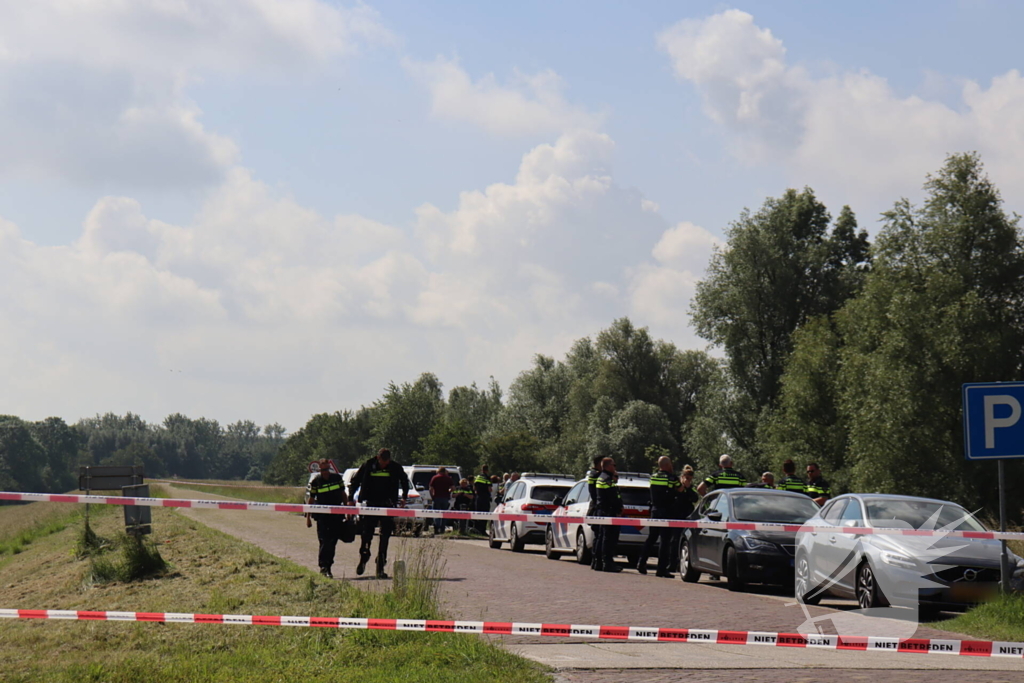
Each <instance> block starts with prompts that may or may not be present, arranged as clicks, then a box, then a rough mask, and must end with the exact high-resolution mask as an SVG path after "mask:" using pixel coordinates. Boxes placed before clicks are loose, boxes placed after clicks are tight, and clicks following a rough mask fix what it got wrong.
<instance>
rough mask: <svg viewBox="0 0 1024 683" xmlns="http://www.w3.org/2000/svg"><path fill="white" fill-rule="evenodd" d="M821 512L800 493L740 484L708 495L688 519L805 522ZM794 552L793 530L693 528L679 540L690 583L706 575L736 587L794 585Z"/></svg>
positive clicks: (682, 564) (683, 573)
mask: <svg viewBox="0 0 1024 683" xmlns="http://www.w3.org/2000/svg"><path fill="white" fill-rule="evenodd" d="M817 512H818V506H817V504H815V502H814V501H813V500H811V499H810V498H808V497H807V496H805V495H803V494H801V493H790V492H787V491H776V490H774V489H755V488H739V489H726V490H723V491H715V492H713V493H711V494H709V495H708V496H707V497H706V498H704V500H702V501H701V503H700V506H699V507H698V508H697V509H696V510H695V511H694V513H693V515H691V517H690V519H695V520H699V521H702V522H770V523H779V524H803V523H804V522H806V521H807V520H808V519H810V518H811V517H813V516H814V515H815V514H816V513H817ZM795 550H796V533H795V532H784V531H743V530H729V531H719V530H716V529H692V530H688V531H687V532H686V534H685V536H684V537H683V540H682V543H681V544H680V550H679V566H680V570H681V572H680V574H681V576H682V579H683V581H690V582H695V581H698V580H700V577H701V574H703V573H707V574H711V575H712V576H724V577H725V578H726V581H727V583H728V587H729V590H733V591H736V590H742V589H743V587H744V585H745V584H747V583H771V584H779V585H791V584H792V581H793V556H794V554H795Z"/></svg>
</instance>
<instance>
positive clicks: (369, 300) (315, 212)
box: [0, 0, 1024, 429]
mask: <svg viewBox="0 0 1024 683" xmlns="http://www.w3.org/2000/svg"><path fill="white" fill-rule="evenodd" d="M1022 15H1024V8H1022V6H1021V5H1019V4H1016V3H1009V2H1006V3H995V2H950V3H936V2H928V3H925V2H919V3H911V2H905V3H899V4H895V5H894V4H892V3H883V2H865V3H858V4H857V5H856V7H854V6H852V5H839V4H837V3H815V4H811V3H798V2H777V3H770V4H769V3H755V4H750V5H746V6H743V5H741V6H733V5H728V4H723V3H699V2H691V3H677V2H661V3H654V2H652V3H644V4H642V5H639V6H638V5H637V4H636V3H594V2H586V3H584V2H565V3H541V2H523V3H515V4H499V3H470V2H466V3H443V4H442V3H434V4H431V3H419V2H397V1H396V2H381V3H373V4H368V5H349V4H345V3H329V2H321V1H318V0H293V1H290V2H280V1H278V0H233V1H232V2H225V3H221V4H218V5H217V6H211V5H208V4H206V3H202V2H199V0H189V1H186V2H182V3H179V4H177V5H173V6H171V5H165V4H160V3H157V2H155V1H154V2H149V1H143V0H140V1H139V2H137V3H129V4H123V3H114V2H110V1H108V0H92V1H90V2H82V3H78V4H77V5H74V6H70V5H67V4H64V3H60V2H56V0H52V1H49V0H40V2H38V3H32V4H30V5H21V4H9V5H7V6H6V7H2V8H0V125H3V126H4V129H5V131H7V135H6V136H5V138H6V141H5V142H0V290H2V292H3V294H4V298H3V303H0V327H2V328H3V329H6V330H8V331H9V333H8V334H5V335H4V337H5V338H4V339H3V340H0V357H3V358H5V359H6V362H5V361H0V372H3V373H5V375H6V376H7V377H8V378H9V387H10V390H9V391H7V392H3V394H2V395H0V413H14V414H20V415H23V416H24V417H27V418H32V419H39V418H41V417H45V416H47V415H51V414H56V415H61V416H63V417H65V418H66V419H69V420H74V419H77V418H79V417H83V416H87V415H91V414H93V413H96V412H105V411H107V410H114V411H119V412H124V411H126V410H133V411H135V412H140V413H142V414H143V416H144V417H146V418H148V419H153V420H158V419H161V418H162V417H163V416H164V415H166V414H168V413H169V412H172V411H182V412H186V413H189V414H192V415H200V414H202V415H206V416H208V417H215V418H218V419H221V420H224V421H232V420H235V419H240V418H252V419H256V420H258V421H261V422H269V421H273V420H279V421H281V422H282V423H284V424H285V425H286V426H288V427H289V428H291V429H295V428H297V427H298V426H301V424H302V423H303V422H304V421H305V419H306V418H307V417H308V415H309V414H311V413H313V412H321V411H329V410H336V409H340V408H346V407H355V406H357V405H359V404H360V403H364V402H367V401H370V400H372V399H373V398H375V397H376V396H378V395H379V394H380V392H381V390H382V389H383V387H384V386H385V385H386V384H387V382H388V381H391V380H395V381H404V380H410V379H413V378H414V377H415V376H416V375H417V374H418V373H419V372H422V371H428V370H429V371H434V372H436V373H437V374H438V375H439V376H440V377H441V379H442V380H443V381H444V382H445V384H446V385H447V386H449V387H451V386H454V385H456V384H462V383H468V382H471V381H477V382H485V381H486V380H487V378H488V376H490V375H494V376H495V377H496V378H497V379H498V380H499V381H500V382H501V383H502V385H503V386H507V385H508V383H509V382H510V381H511V380H512V379H513V378H514V377H515V375H516V374H517V373H518V372H519V371H521V370H522V369H525V368H526V367H527V366H528V364H529V362H530V359H531V357H532V355H533V354H534V353H536V352H544V353H549V354H554V355H559V356H560V355H561V354H562V353H564V352H565V350H566V349H567V348H568V345H569V344H570V343H571V341H572V340H573V339H575V338H578V337H580V336H583V335H587V334H593V333H595V332H596V331H598V330H599V329H601V328H602V327H604V326H606V325H607V324H608V323H609V322H611V320H612V319H614V318H615V317H618V316H622V315H629V316H631V317H632V318H633V319H634V321H635V322H637V323H639V324H641V325H649V326H650V327H651V329H652V332H654V333H655V334H656V335H658V336H661V337H665V338H668V339H671V340H673V341H675V342H676V343H677V344H679V345H680V346H682V347H686V348H701V347H703V345H704V343H703V342H702V341H701V340H699V339H697V338H696V337H695V336H694V334H693V332H692V330H691V329H690V328H689V326H688V315H687V306H688V301H689V297H690V296H692V292H693V287H694V286H695V283H696V281H697V280H698V279H699V278H700V276H701V274H702V272H703V267H704V265H705V264H706V262H707V258H708V256H709V254H710V250H711V248H712V247H713V245H714V244H716V242H717V241H718V240H720V239H721V238H722V236H723V230H724V228H725V227H726V226H727V225H728V223H729V221H731V220H733V219H735V218H736V217H737V216H738V214H739V212H740V211H741V210H742V209H743V208H744V207H752V208H753V207H756V206H758V205H759V204H760V203H761V202H762V201H763V199H764V198H765V197H766V196H769V195H772V196H774V195H778V194H780V193H781V192H782V191H783V190H784V189H785V188H787V187H791V186H802V185H810V186H811V187H813V188H814V189H815V190H816V191H817V192H818V193H819V196H821V197H822V198H823V199H824V201H825V202H826V204H827V205H828V206H829V207H830V208H831V209H832V210H833V213H838V210H839V208H840V207H841V206H842V204H844V203H849V204H851V205H852V207H853V208H854V210H855V211H856V212H857V214H858V217H859V218H860V220H861V223H862V225H864V226H865V227H868V228H869V229H871V230H873V229H875V227H876V222H875V217H876V216H877V215H878V212H879V211H881V210H884V209H885V208H886V207H888V206H889V205H891V203H892V202H893V201H894V200H896V199H897V198H899V197H900V196H909V197H911V198H915V197H918V196H919V188H920V185H921V182H922V181H923V179H924V175H925V174H926V173H928V172H930V171H934V170H936V169H937V168H938V166H939V165H940V164H941V162H942V159H943V157H944V156H945V154H947V153H949V152H956V151H964V150H966V149H977V150H979V151H980V152H981V153H982V155H983V159H984V160H985V161H986V163H987V165H988V169H989V171H990V173H991V175H992V177H993V179H994V180H995V181H996V183H997V184H998V185H999V186H1000V187H1001V188H1002V190H1003V194H1004V197H1005V198H1006V199H1007V202H1008V205H1009V206H1010V207H1011V208H1014V209H1016V210H1018V211H1020V210H1022V206H1021V203H1020V201H1019V197H1020V190H1021V189H1024V172H1022V171H1021V170H1019V169H1018V166H1019V163H1018V160H1019V159H1020V155H1021V152H1024V149H1022V148H1024V79H1021V77H1020V74H1019V73H1018V71H1017V70H1018V69H1020V68H1021V67H1022V64H1021V61H1022V59H1021V52H1020V50H1019V48H1018V47H1017V45H1018V44H1019V39H1018V36H1017V35H1016V33H1017V28H1016V27H1019V26H1020V24H1021V19H1022Z"/></svg>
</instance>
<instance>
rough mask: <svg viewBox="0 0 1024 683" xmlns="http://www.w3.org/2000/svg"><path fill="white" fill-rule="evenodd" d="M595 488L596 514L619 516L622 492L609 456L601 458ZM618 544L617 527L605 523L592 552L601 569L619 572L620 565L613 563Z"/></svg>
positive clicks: (613, 462) (620, 513)
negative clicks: (598, 541) (599, 540)
mask: <svg viewBox="0 0 1024 683" xmlns="http://www.w3.org/2000/svg"><path fill="white" fill-rule="evenodd" d="M595 487H596V488H597V510H596V512H597V514H598V516H600V517H619V516H621V515H622V492H621V491H619V475H618V473H617V472H616V470H615V461H614V460H612V459H611V458H604V459H603V460H601V476H599V477H598V478H597V483H596V484H595ZM618 545H619V527H617V526H613V525H609V524H605V525H603V532H602V533H601V544H600V548H597V547H595V548H594V552H595V553H598V554H599V555H600V556H601V571H606V572H621V571H622V567H619V566H617V565H616V564H615V551H616V550H617V549H618Z"/></svg>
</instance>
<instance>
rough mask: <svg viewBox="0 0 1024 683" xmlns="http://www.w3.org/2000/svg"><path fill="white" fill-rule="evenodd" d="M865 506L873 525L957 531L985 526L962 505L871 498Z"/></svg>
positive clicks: (974, 529)
mask: <svg viewBox="0 0 1024 683" xmlns="http://www.w3.org/2000/svg"><path fill="white" fill-rule="evenodd" d="M864 505H865V507H866V508H867V511H868V520H869V521H870V522H871V525H872V526H877V527H906V526H907V525H910V527H912V528H914V529H920V528H922V527H925V528H935V529H941V528H946V527H949V528H950V529H953V530H955V531H984V530H985V527H984V526H982V525H981V524H980V523H979V522H978V520H976V519H974V517H973V516H972V515H971V513H969V512H967V510H964V509H963V508H962V507H960V506H959V505H952V504H949V503H935V502H929V501H923V500H900V499H895V500H886V499H882V498H876V499H868V500H866V501H864ZM936 513H937V515H936Z"/></svg>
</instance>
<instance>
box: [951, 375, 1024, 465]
mask: <svg viewBox="0 0 1024 683" xmlns="http://www.w3.org/2000/svg"><path fill="white" fill-rule="evenodd" d="M963 391H964V454H965V455H966V456H967V459H968V460H999V459H1001V458H1024V382H988V383H978V384H965V385H964V386H963Z"/></svg>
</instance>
